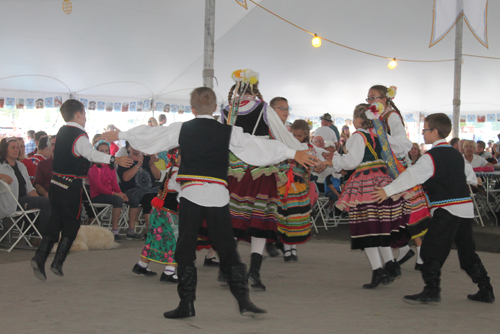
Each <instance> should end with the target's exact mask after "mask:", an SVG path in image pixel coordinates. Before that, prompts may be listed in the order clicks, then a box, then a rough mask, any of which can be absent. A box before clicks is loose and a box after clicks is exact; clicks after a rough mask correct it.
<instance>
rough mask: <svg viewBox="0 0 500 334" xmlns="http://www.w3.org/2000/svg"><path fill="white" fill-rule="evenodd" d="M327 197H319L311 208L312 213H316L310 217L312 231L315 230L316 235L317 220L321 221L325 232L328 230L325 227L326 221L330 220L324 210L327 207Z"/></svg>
mask: <svg viewBox="0 0 500 334" xmlns="http://www.w3.org/2000/svg"><path fill="white" fill-rule="evenodd" d="M328 201H329V199H328V197H325V196H322V197H319V198H318V200H317V201H316V203H315V204H314V207H313V212H316V215H315V216H314V217H312V215H311V222H312V224H313V226H314V229H315V230H316V233H318V232H319V231H318V225H317V224H316V222H317V221H318V219H319V218H321V220H322V221H323V227H324V228H325V230H328V226H327V220H328V219H330V217H328V216H327V214H326V208H327V207H328Z"/></svg>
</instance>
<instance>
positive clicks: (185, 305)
mask: <svg viewBox="0 0 500 334" xmlns="http://www.w3.org/2000/svg"><path fill="white" fill-rule="evenodd" d="M195 315H196V312H195V311H194V302H192V301H182V300H181V301H180V302H179V306H177V308H176V309H175V310H172V311H168V312H165V313H163V316H164V317H165V318H167V319H182V318H189V317H194V316H195Z"/></svg>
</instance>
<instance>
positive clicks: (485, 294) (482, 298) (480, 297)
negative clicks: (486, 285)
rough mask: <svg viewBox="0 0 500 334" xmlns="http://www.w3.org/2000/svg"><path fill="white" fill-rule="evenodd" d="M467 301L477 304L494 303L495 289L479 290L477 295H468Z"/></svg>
mask: <svg viewBox="0 0 500 334" xmlns="http://www.w3.org/2000/svg"><path fill="white" fill-rule="evenodd" d="M467 299H469V300H472V301H475V302H483V303H493V302H494V301H495V295H493V289H479V291H478V292H477V293H476V294H475V295H467Z"/></svg>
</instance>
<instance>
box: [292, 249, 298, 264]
mask: <svg viewBox="0 0 500 334" xmlns="http://www.w3.org/2000/svg"><path fill="white" fill-rule="evenodd" d="M294 251H295V254H294ZM298 260H299V257H298V256H297V250H296V249H292V261H294V262H297V261H298Z"/></svg>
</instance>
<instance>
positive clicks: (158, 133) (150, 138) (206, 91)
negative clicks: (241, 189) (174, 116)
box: [102, 87, 316, 318]
mask: <svg viewBox="0 0 500 334" xmlns="http://www.w3.org/2000/svg"><path fill="white" fill-rule="evenodd" d="M191 106H192V110H193V114H194V115H195V116H196V118H195V119H193V120H191V121H188V122H185V123H173V124H171V125H169V126H168V127H160V126H158V127H148V126H138V127H135V128H133V129H131V130H129V131H127V132H120V133H118V132H107V133H104V134H103V135H102V136H103V137H104V138H106V139H107V140H110V141H114V140H118V139H121V140H127V141H128V142H129V143H130V144H131V145H132V146H133V147H134V148H136V149H138V150H140V151H142V152H145V153H148V154H155V153H157V152H161V151H165V150H169V149H171V148H174V147H177V146H180V147H181V149H182V159H181V165H180V167H179V172H178V173H179V174H178V176H177V180H178V181H180V182H181V185H182V186H181V192H180V204H179V238H178V239H177V247H176V251H175V260H176V261H177V264H178V269H177V271H178V276H179V283H178V286H177V291H178V293H179V297H180V299H181V300H180V303H179V306H178V307H177V308H176V309H174V310H172V311H169V312H165V313H164V314H163V316H164V317H165V318H187V317H193V316H194V315H195V310H194V300H195V298H196V283H197V272H196V267H195V265H194V261H195V260H196V240H197V237H198V231H199V229H200V227H201V224H202V222H203V220H204V219H205V220H206V222H207V227H208V233H209V237H210V241H211V243H212V245H213V247H214V249H216V250H217V252H218V253H219V257H220V266H221V267H222V268H223V270H224V271H225V272H227V273H228V284H229V288H230V290H231V292H232V294H233V295H234V297H235V298H236V299H237V301H238V306H239V310H240V313H241V314H242V315H248V316H255V315H257V314H262V313H266V311H265V310H262V309H260V308H258V307H257V306H255V305H254V304H253V303H252V302H251V301H250V298H249V293H248V281H247V278H246V268H245V265H244V264H243V263H241V260H240V256H239V254H238V251H237V249H236V242H235V240H234V235H233V227H232V224H231V215H230V213H229V192H228V190H227V172H228V161H229V151H230V150H231V151H233V152H234V153H235V154H237V156H238V157H240V158H241V159H243V160H244V161H246V162H248V163H250V164H252V165H259V166H260V165H264V166H266V165H270V164H274V163H278V162H280V161H283V160H285V159H287V158H294V159H295V160H296V161H297V162H299V163H301V164H303V165H310V166H311V165H314V162H315V160H316V159H315V158H314V157H312V156H310V155H308V154H307V151H295V150H292V149H289V148H288V147H287V146H285V145H284V144H282V143H280V142H278V141H276V140H268V139H261V138H257V137H254V136H251V135H249V134H246V133H244V132H243V130H242V129H241V128H239V127H232V126H229V125H227V124H221V123H219V122H217V121H216V120H215V119H214V118H213V116H212V113H213V112H214V111H215V109H216V108H217V99H216V97H215V93H214V91H213V90H212V89H210V88H207V87H200V88H196V89H195V90H194V91H193V92H192V93H191Z"/></svg>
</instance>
